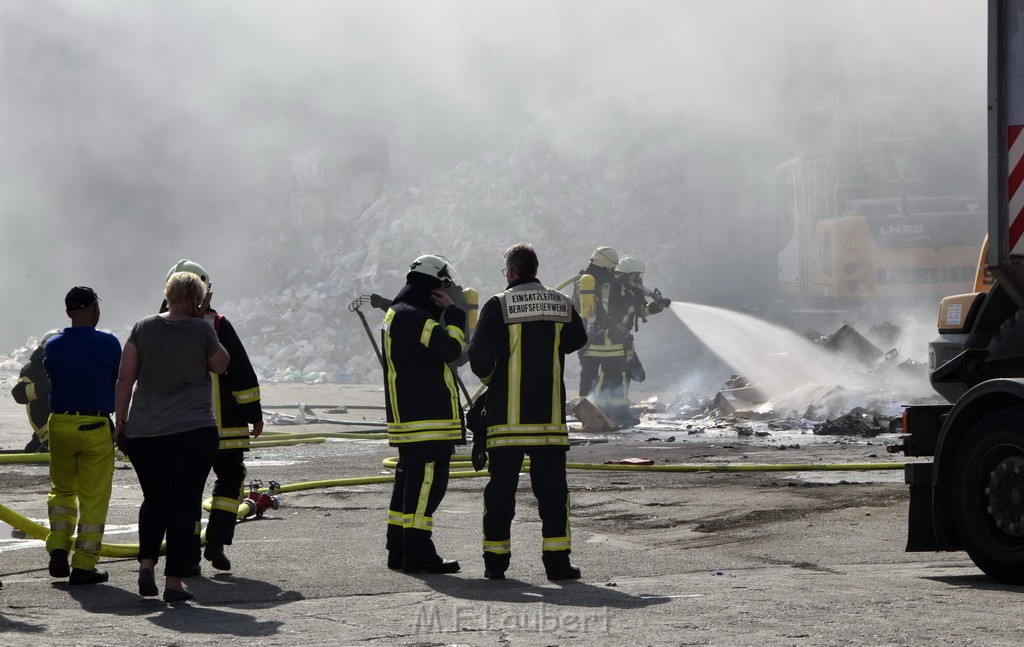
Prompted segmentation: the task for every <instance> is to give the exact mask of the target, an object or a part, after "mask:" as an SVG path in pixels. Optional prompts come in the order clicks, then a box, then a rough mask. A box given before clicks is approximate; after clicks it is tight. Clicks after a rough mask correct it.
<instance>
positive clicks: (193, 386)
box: [114, 272, 230, 602]
mask: <svg viewBox="0 0 1024 647" xmlns="http://www.w3.org/2000/svg"><path fill="white" fill-rule="evenodd" d="M205 296H206V285H205V284H204V283H203V282H202V280H201V279H200V278H199V277H198V276H196V275H195V274H192V273H189V272H176V273H174V274H172V275H171V276H170V277H168V279H167V284H166V285H165V287H164V297H165V298H166V299H167V304H168V308H169V310H168V311H167V312H165V313H162V314H159V315H152V316H149V317H145V318H143V319H141V320H140V321H139V322H138V323H136V324H135V326H134V327H133V328H132V332H131V334H130V335H129V337H128V341H127V342H126V343H125V345H124V352H123V354H122V357H121V369H120V373H119V375H118V379H117V401H116V406H115V415H114V418H115V431H114V437H115V441H116V442H117V445H118V447H120V448H121V450H122V451H124V453H125V454H127V455H128V456H129V458H130V459H131V461H132V466H133V467H134V468H135V473H136V474H137V475H138V477H139V484H140V485H141V486H142V497H143V498H142V505H141V506H140V507H139V593H140V594H141V595H144V596H152V595H157V594H158V593H159V590H158V589H157V586H156V578H155V573H154V570H155V568H156V563H157V561H158V560H159V558H160V544H161V542H162V541H163V539H164V536H165V534H166V537H167V564H166V566H165V567H164V575H165V576H166V583H165V588H164V600H165V601H167V602H183V601H185V600H190V599H192V594H191V593H189V592H187V591H186V590H185V588H184V584H183V583H182V580H181V578H182V577H183V576H185V575H186V574H187V570H188V564H187V562H188V546H189V542H190V541H191V539H192V534H193V532H194V530H195V513H196V510H198V509H199V508H200V506H201V505H202V502H203V488H204V487H205V486H206V479H207V477H208V476H209V474H210V468H211V467H212V465H213V459H214V457H215V456H216V453H217V446H218V444H219V439H218V437H217V422H216V419H215V418H214V416H213V403H212V389H211V381H210V373H211V372H214V373H222V372H224V370H225V369H226V368H227V366H228V361H229V359H230V358H229V356H228V353H227V351H226V350H224V347H223V346H221V344H220V342H218V341H217V334H216V333H215V332H214V330H213V327H212V326H210V325H209V324H208V323H206V322H205V321H204V320H203V319H201V318H198V317H199V316H200V313H201V312H202V310H201V306H202V302H203V299H204V298H205ZM133 387H134V393H133V391H132V389H133ZM129 402H130V403H131V410H130V411H129Z"/></svg>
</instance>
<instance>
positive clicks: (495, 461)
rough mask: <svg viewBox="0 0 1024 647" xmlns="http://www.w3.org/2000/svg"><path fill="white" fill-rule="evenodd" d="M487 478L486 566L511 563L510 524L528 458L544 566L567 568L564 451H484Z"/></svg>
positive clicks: (536, 448) (485, 506) (529, 448)
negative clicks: (520, 476)
mask: <svg viewBox="0 0 1024 647" xmlns="http://www.w3.org/2000/svg"><path fill="white" fill-rule="evenodd" d="M488 454H489V460H488V467H487V470H488V472H489V473H490V475H491V478H490V480H488V482H487V485H486V486H485V487H484V563H485V564H486V566H487V568H488V569H494V570H501V571H503V570H505V569H506V568H508V565H509V562H510V560H511V558H512V545H511V537H512V519H513V518H514V517H515V516H516V490H517V489H518V487H519V471H520V470H521V469H522V466H523V457H524V456H529V457H530V485H531V486H532V487H533V495H534V496H535V497H537V512H538V513H539V514H540V520H541V535H542V536H543V542H542V546H541V552H542V557H543V561H544V564H545V566H550V565H561V564H562V563H565V564H568V561H569V552H570V550H571V548H572V546H571V542H570V532H569V484H568V483H567V482H566V476H565V454H566V448H565V447H524V448H512V447H503V448H500V449H492V450H490V451H489V452H488Z"/></svg>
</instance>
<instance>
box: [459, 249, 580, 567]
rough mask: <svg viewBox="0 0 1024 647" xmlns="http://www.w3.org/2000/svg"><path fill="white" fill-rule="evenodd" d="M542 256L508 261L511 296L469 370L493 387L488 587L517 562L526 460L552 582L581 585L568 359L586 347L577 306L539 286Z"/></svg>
mask: <svg viewBox="0 0 1024 647" xmlns="http://www.w3.org/2000/svg"><path fill="white" fill-rule="evenodd" d="M537 266H538V261H537V254H536V252H535V251H534V250H533V247H531V246H530V245H525V244H517V245H513V246H512V247H510V248H509V249H508V250H507V251H506V252H505V276H506V278H507V279H508V288H507V289H506V290H505V291H504V292H502V293H500V294H498V295H496V296H494V297H491V299H489V300H488V301H487V303H486V304H484V307H483V309H482V310H481V312H480V321H479V323H478V325H477V329H476V332H475V333H474V335H473V343H472V344H471V345H470V348H469V363H470V367H471V368H472V369H473V373H475V374H476V375H477V376H478V377H479V378H480V379H481V381H483V382H484V383H485V384H487V403H486V414H485V421H486V423H485V424H486V433H487V439H486V443H487V444H486V449H487V453H488V455H489V458H490V467H489V469H488V471H489V473H490V480H489V481H488V483H487V486H486V487H485V488H484V519H483V521H484V523H483V530H484V538H483V557H484V568H485V570H484V577H486V578H488V579H504V577H505V571H506V569H508V566H509V562H510V560H511V555H512V551H511V547H512V541H511V529H512V518H513V517H514V516H515V503H516V502H515V497H516V488H517V487H518V484H519V472H520V470H521V469H522V465H523V457H524V455H529V457H530V482H531V484H532V485H533V492H534V494H535V495H536V497H537V509H538V512H539V513H540V518H541V534H542V535H543V542H542V545H541V551H542V552H541V556H542V560H543V562H544V569H545V571H546V573H547V576H548V579H551V580H564V579H576V578H578V577H580V569H579V568H577V567H576V566H574V565H572V564H571V563H570V561H569V553H570V551H571V548H572V545H571V534H570V532H569V486H568V483H567V482H566V475H565V458H566V451H567V450H568V449H569V431H568V428H567V427H566V424H565V382H564V374H565V355H566V353H572V352H575V351H577V350H579V349H580V348H582V347H583V346H584V344H586V343H587V331H586V326H585V324H584V323H583V319H582V318H580V315H579V313H578V312H577V311H576V308H574V307H573V305H572V300H571V299H570V298H569V297H567V296H566V295H564V294H562V293H561V292H557V291H555V290H550V289H548V288H545V287H544V286H543V285H541V283H540V281H538V280H537Z"/></svg>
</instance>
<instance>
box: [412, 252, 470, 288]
mask: <svg viewBox="0 0 1024 647" xmlns="http://www.w3.org/2000/svg"><path fill="white" fill-rule="evenodd" d="M409 272H410V273H411V272H418V273H420V274H426V275H427V276H432V277H434V278H435V279H440V281H441V282H442V283H444V286H445V287H448V286H449V285H451V284H452V283H458V282H459V273H458V272H456V271H455V268H454V267H452V264H451V263H450V262H449V261H448V259H447V258H445V257H444V256H434V255H433V254H427V255H425V256H420V257H419V258H417V259H416V260H415V261H413V262H412V265H410V266H409Z"/></svg>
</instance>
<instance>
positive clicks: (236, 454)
mask: <svg viewBox="0 0 1024 647" xmlns="http://www.w3.org/2000/svg"><path fill="white" fill-rule="evenodd" d="M175 272H191V273H192V274H195V275H196V276H198V277H199V278H200V279H202V280H203V283H205V284H206V298H205V299H204V300H203V311H204V315H203V317H204V319H206V321H207V323H209V324H210V325H211V326H213V329H214V331H216V333H217V339H218V341H220V343H221V345H222V346H224V349H225V350H227V351H228V354H229V355H230V356H231V363H230V364H229V365H228V368H227V370H226V371H224V372H223V373H220V374H216V373H213V374H211V375H210V377H211V378H213V413H214V416H216V418H217V431H218V432H219V433H220V449H219V450H218V451H217V456H216V457H215V458H214V461H213V473H214V475H215V476H216V480H215V481H214V484H213V499H212V504H211V507H210V518H209V521H208V522H207V524H206V549H205V550H204V551H203V557H205V558H206V559H207V560H209V562H210V564H211V566H213V567H214V568H215V569H217V570H221V571H230V570H231V560H230V559H228V557H227V555H225V553H224V547H225V546H230V545H231V542H232V541H233V540H234V537H235V522H236V521H237V519H238V504H239V503H240V502H241V501H242V499H243V498H244V491H243V489H242V488H243V485H244V484H245V477H246V469H245V452H247V451H249V437H250V436H252V437H253V438H255V437H257V436H259V435H260V434H261V433H263V409H262V407H261V406H260V385H259V381H258V379H257V378H256V371H255V370H253V367H252V363H251V362H250V361H249V356H248V354H246V352H245V347H244V346H243V345H242V340H241V339H239V338H238V333H237V332H235V329H234V327H233V326H232V325H231V322H230V321H228V319H227V317H225V316H224V315H222V314H219V313H218V312H217V311H216V310H214V309H213V308H212V307H211V306H210V301H211V299H212V298H213V283H212V281H211V280H210V275H209V273H208V272H207V271H206V270H205V269H204V268H203V266H202V265H200V264H199V263H196V262H194V261H190V260H188V259H182V260H180V261H178V262H177V263H175V265H174V266H173V267H172V268H171V269H170V270H169V271H168V272H167V276H168V277H170V275H171V274H174V273H175ZM165 309H166V303H165V304H164V305H163V306H162V307H161V312H162V311H164V310H165ZM250 425H251V427H252V429H251V430H250ZM200 514H202V511H200ZM200 527H201V520H200V519H196V535H195V537H194V538H193V540H192V546H191V548H190V555H191V558H192V559H191V566H190V567H189V574H188V575H189V576H196V575H199V574H200V573H201V572H202V567H201V566H200V561H201V560H200V546H201V538H200V534H199V529H200Z"/></svg>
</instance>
